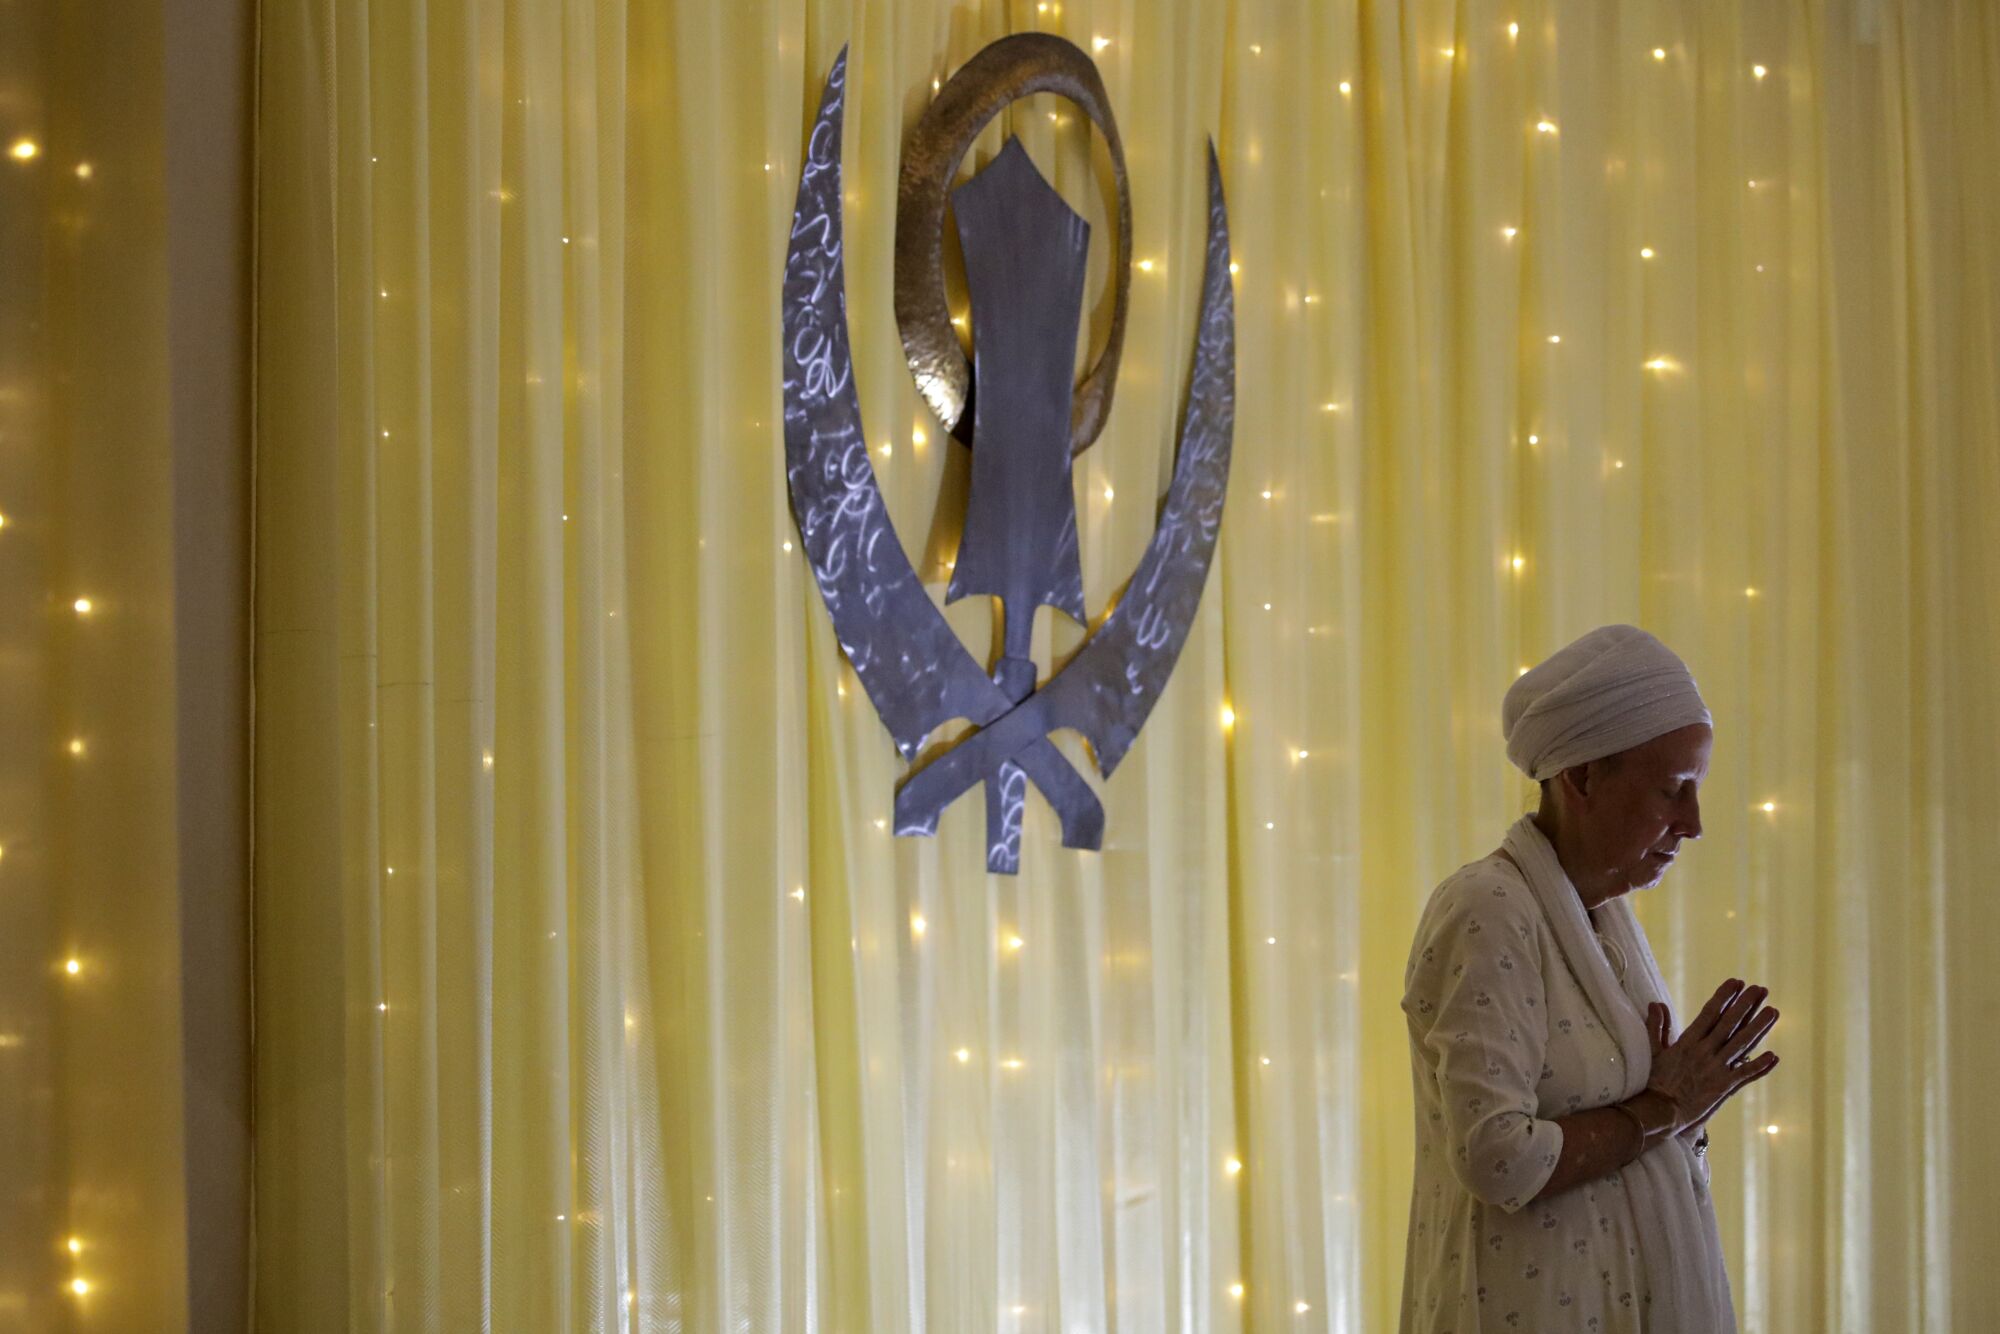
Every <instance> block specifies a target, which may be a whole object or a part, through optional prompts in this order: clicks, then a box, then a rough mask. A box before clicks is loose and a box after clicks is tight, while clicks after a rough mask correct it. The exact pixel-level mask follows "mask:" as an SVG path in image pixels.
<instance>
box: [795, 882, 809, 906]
mask: <svg viewBox="0 0 2000 1334" xmlns="http://www.w3.org/2000/svg"><path fill="white" fill-rule="evenodd" d="M792 897H793V898H795V899H797V900H798V901H799V902H800V903H804V902H805V901H806V887H805V886H804V885H800V886H799V887H798V888H797V889H795V890H793V891H792Z"/></svg>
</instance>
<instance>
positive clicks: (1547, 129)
mask: <svg viewBox="0 0 2000 1334" xmlns="http://www.w3.org/2000/svg"><path fill="white" fill-rule="evenodd" d="M1535 128H1536V129H1537V130H1539V131H1540V132H1541V133H1543V134H1554V133H1555V132H1556V123H1555V122H1554V121H1552V120H1548V119H1546V118H1545V119H1542V120H1538V121H1536V122H1535Z"/></svg>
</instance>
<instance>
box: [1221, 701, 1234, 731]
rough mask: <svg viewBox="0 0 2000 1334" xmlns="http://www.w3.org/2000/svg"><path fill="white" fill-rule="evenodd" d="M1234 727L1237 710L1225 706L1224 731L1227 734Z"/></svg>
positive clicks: (1223, 713)
mask: <svg viewBox="0 0 2000 1334" xmlns="http://www.w3.org/2000/svg"><path fill="white" fill-rule="evenodd" d="M1234 726H1236V710H1234V709H1232V708H1230V707H1229V706H1228V705H1227V704H1225V705H1223V706H1222V730H1223V731H1225V732H1227V731H1228V730H1229V729H1230V728H1232V727H1234Z"/></svg>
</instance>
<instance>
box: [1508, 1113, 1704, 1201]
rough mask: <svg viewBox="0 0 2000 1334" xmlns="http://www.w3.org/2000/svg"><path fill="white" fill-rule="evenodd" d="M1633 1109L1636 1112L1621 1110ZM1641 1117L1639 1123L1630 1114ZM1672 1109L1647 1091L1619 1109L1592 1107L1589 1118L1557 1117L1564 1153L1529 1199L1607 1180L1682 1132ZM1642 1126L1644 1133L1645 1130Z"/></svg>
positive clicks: (1578, 1116)
mask: <svg viewBox="0 0 2000 1334" xmlns="http://www.w3.org/2000/svg"><path fill="white" fill-rule="evenodd" d="M1626 1107H1629V1108H1631V1109H1632V1112H1627V1111H1625V1110H1623V1108H1626ZM1633 1112H1636V1113H1637V1114H1638V1120H1637V1121H1635V1120H1634V1119H1633V1115H1632V1113H1633ZM1674 1113H1675V1108H1674V1105H1673V1103H1672V1102H1671V1101H1670V1100H1668V1099H1666V1098H1663V1097H1661V1096H1660V1095H1659V1094H1657V1093H1654V1092H1652V1091H1651V1090H1647V1091H1646V1092H1643V1093H1639V1094H1637V1095H1635V1096H1634V1097H1631V1098H1628V1099H1627V1100H1626V1101H1625V1102H1624V1103H1623V1104H1622V1105H1621V1106H1614V1107H1593V1108H1592V1109H1591V1110H1589V1111H1587V1112H1577V1113H1575V1114H1573V1115H1570V1116H1559V1117H1557V1118H1556V1124H1557V1125H1558V1126H1560V1127H1562V1133H1563V1139H1562V1151H1561V1152H1560V1153H1559V1154H1558V1155H1557V1156H1556V1166H1555V1170H1554V1171H1553V1172H1550V1173H1549V1179H1548V1180H1547V1181H1546V1182H1544V1183H1542V1188H1541V1189H1540V1190H1538V1191H1536V1192H1535V1194H1534V1195H1533V1196H1532V1197H1531V1201H1530V1202H1531V1203H1532V1201H1533V1200H1539V1199H1541V1198H1543V1197H1544V1196H1548V1195H1555V1194H1558V1193H1560V1192H1562V1191H1565V1190H1568V1189H1570V1188H1571V1187H1572V1186H1580V1185H1582V1184H1583V1183H1584V1182H1586V1181H1594V1180H1596V1179H1597V1178H1598V1177H1604V1176H1609V1175H1611V1174H1612V1173H1613V1172H1616V1171H1617V1170H1618V1169H1619V1168H1621V1167H1623V1166H1625V1165H1626V1164H1627V1163H1630V1162H1633V1161H1634V1160H1636V1159H1637V1158H1638V1157H1639V1155H1640V1154H1642V1153H1644V1152H1645V1151H1646V1150H1647V1149H1649V1148H1651V1147H1652V1146H1653V1145H1654V1144H1656V1143H1658V1142H1660V1141H1661V1140H1664V1139H1665V1138H1666V1137H1667V1136H1668V1135H1671V1134H1673V1133H1674V1132H1675V1130H1676V1129H1677V1128H1678V1127H1676V1126H1675V1125H1674ZM1642 1124H1643V1128H1642Z"/></svg>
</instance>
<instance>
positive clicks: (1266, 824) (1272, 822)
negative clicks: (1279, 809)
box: [1264, 820, 1278, 829]
mask: <svg viewBox="0 0 2000 1334" xmlns="http://www.w3.org/2000/svg"><path fill="white" fill-rule="evenodd" d="M1277 827H1278V822H1277V821H1276V820H1266V821H1264V828H1266V829H1276V828H1277Z"/></svg>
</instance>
